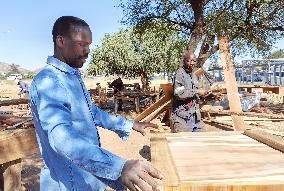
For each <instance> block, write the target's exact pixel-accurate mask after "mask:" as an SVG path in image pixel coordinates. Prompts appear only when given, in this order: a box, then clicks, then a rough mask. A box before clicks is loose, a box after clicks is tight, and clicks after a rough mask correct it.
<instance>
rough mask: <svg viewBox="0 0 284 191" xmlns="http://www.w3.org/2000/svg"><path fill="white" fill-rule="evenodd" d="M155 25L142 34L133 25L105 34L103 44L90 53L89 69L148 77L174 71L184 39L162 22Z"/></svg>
mask: <svg viewBox="0 0 284 191" xmlns="http://www.w3.org/2000/svg"><path fill="white" fill-rule="evenodd" d="M155 26H156V27H153V28H152V29H149V28H147V29H146V30H145V31H143V34H141V33H140V32H139V31H134V30H132V29H128V30H123V29H121V30H120V31H119V32H117V33H115V34H106V35H105V37H104V38H103V40H102V44H101V45H100V46H97V47H96V48H95V49H94V50H93V51H92V53H91V55H92V59H91V62H90V64H89V67H88V73H90V74H93V75H95V74H97V73H104V74H107V75H113V74H119V75H123V76H125V77H136V76H140V77H141V78H146V79H148V77H149V76H150V75H152V74H154V73H162V72H166V73H170V72H173V71H174V70H175V69H176V68H177V65H178V63H179V59H180V56H181V54H182V52H183V48H184V46H185V42H184V41H183V40H181V39H180V38H179V36H178V35H177V33H174V32H173V31H171V30H168V31H166V30H162V27H163V26H162V25H159V23H155ZM159 29H160V30H159ZM142 83H143V79H142ZM145 83H146V82H145ZM143 84H144V83H143Z"/></svg>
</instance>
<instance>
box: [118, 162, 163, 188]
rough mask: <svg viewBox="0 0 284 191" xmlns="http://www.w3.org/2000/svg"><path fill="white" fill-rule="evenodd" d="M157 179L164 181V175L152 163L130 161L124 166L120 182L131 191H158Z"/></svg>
mask: <svg viewBox="0 0 284 191" xmlns="http://www.w3.org/2000/svg"><path fill="white" fill-rule="evenodd" d="M155 178H158V179H163V176H162V174H161V173H160V172H159V171H158V170H157V169H156V168H154V167H153V166H152V165H151V164H150V163H148V162H145V161H142V160H128V161H126V163H125V164H124V166H123V169H122V172H121V176H120V177H119V179H118V180H119V181H120V182H121V183H122V184H123V185H125V186H126V187H127V188H128V189H129V190H130V191H137V189H136V187H138V188H139V189H140V190H141V191H158V190H159V184H158V183H157V181H156V180H155Z"/></svg>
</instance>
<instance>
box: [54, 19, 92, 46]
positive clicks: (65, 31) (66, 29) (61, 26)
mask: <svg viewBox="0 0 284 191" xmlns="http://www.w3.org/2000/svg"><path fill="white" fill-rule="evenodd" d="M71 27H89V25H88V24H87V23H86V22H85V21H84V20H83V19H80V18H78V17H74V16H62V17H59V18H58V19H57V20H56V21H55V23H54V25H53V29H52V37H53V43H54V44H55V40H56V37H57V36H58V35H61V36H68V35H69V34H70V31H71V30H70V29H71Z"/></svg>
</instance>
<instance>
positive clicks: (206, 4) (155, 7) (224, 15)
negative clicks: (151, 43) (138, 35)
mask: <svg viewBox="0 0 284 191" xmlns="http://www.w3.org/2000/svg"><path fill="white" fill-rule="evenodd" d="M283 5H284V2H283V1H282V0H199V1H196V0H168V1H164V0H152V1H149V0H122V1H121V7H122V8H123V10H124V14H125V20H124V21H123V22H124V23H126V24H128V25H130V26H134V27H135V28H139V30H140V31H143V29H145V28H148V27H151V23H152V22H153V21H154V20H155V21H156V20H158V21H160V22H163V23H167V24H168V25H171V26H173V28H175V29H177V31H178V32H180V33H181V34H183V36H184V37H185V38H186V39H188V43H187V49H190V50H196V49H197V48H199V55H198V60H199V64H201V65H202V64H204V63H205V61H206V60H207V59H208V58H209V57H211V56H212V55H214V54H215V53H216V52H217V51H218V50H219V45H218V40H217V39H218V37H219V36H220V35H223V36H224V35H226V36H228V37H229V40H230V43H231V47H232V48H233V50H232V53H233V55H240V54H246V53H247V52H250V53H251V54H253V55H255V54H256V53H260V54H263V55H265V54H267V52H268V51H269V50H270V49H271V47H272V45H273V43H274V42H275V41H276V40H278V39H280V38H283V31H284V27H283V26H284V19H283V18H284V6H283Z"/></svg>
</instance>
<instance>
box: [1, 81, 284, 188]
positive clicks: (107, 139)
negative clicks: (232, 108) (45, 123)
mask: <svg viewBox="0 0 284 191" xmlns="http://www.w3.org/2000/svg"><path fill="white" fill-rule="evenodd" d="M113 79H114V78H111V77H109V78H106V79H101V78H95V79H87V80H85V84H86V87H87V88H88V89H90V88H95V84H96V82H98V81H99V82H101V85H102V87H106V84H107V82H108V81H109V82H110V81H112V80H113ZM123 81H125V80H123ZM134 82H139V81H138V80H127V81H126V82H125V83H134ZM166 82H167V81H166V80H155V81H152V84H151V85H152V87H154V86H155V87H156V88H158V87H159V84H160V83H166ZM28 83H30V81H28ZM17 92H18V88H17V86H16V85H15V84H14V83H13V82H7V81H0V100H5V99H11V98H18V95H17ZM0 110H12V111H13V112H14V114H15V115H23V114H25V112H26V110H25V109H21V108H19V107H17V106H16V107H15V106H14V107H4V108H2V107H1V108H0ZM256 112H260V113H261V112H265V113H275V114H284V105H283V104H279V105H270V106H267V107H259V108H258V110H256ZM121 115H123V116H125V117H127V118H131V119H133V118H134V117H135V116H136V115H137V114H136V113H135V112H134V111H128V112H127V113H121ZM161 118H162V115H161V116H159V117H158V118H157V119H155V120H154V121H152V122H153V123H156V124H158V125H159V126H160V128H159V130H158V131H159V132H170V129H169V127H168V126H165V124H162V123H161V120H160V119H161ZM205 124H206V126H205V128H206V131H223V130H232V129H230V128H228V127H226V126H222V125H218V124H212V123H209V122H205ZM248 127H260V128H267V129H269V128H270V129H272V130H276V131H282V132H284V123H283V122H282V121H280V122H279V121H277V123H273V124H271V123H269V124H268V125H265V123H263V122H261V121H260V122H259V124H258V125H257V124H256V123H253V124H249V123H248ZM99 133H100V137H101V142H102V147H103V148H105V149H107V150H110V151H111V152H113V153H115V154H117V155H119V156H121V157H123V158H128V159H144V160H150V158H151V154H150V149H151V148H150V136H151V135H150V132H149V130H148V131H147V134H146V136H142V135H141V134H139V133H137V132H132V133H131V135H130V137H129V139H128V140H127V141H122V140H120V139H119V137H118V136H117V135H116V134H115V133H113V132H111V131H108V130H105V129H102V128H99ZM22 165H23V170H22V185H23V190H26V191H37V190H39V175H40V169H41V167H42V166H43V161H42V159H41V157H40V155H39V154H34V155H31V156H28V157H26V158H24V159H23V163H22Z"/></svg>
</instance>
